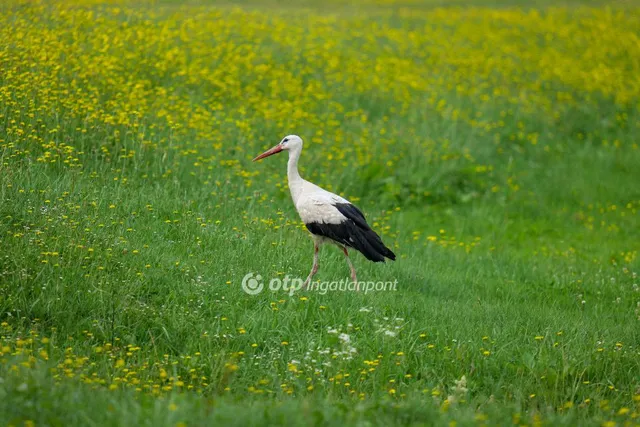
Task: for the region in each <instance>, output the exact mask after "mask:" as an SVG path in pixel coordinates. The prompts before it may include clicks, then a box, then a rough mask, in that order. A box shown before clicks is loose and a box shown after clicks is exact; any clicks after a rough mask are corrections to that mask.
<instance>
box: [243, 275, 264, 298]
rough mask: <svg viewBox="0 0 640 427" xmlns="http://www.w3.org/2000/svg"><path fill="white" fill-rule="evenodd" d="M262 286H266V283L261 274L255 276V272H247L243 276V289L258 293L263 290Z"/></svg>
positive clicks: (253, 293) (251, 293) (250, 292)
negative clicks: (263, 281)
mask: <svg viewBox="0 0 640 427" xmlns="http://www.w3.org/2000/svg"><path fill="white" fill-rule="evenodd" d="M262 288H264V283H262V276H261V275H259V274H258V275H257V276H256V277H253V273H247V274H246V275H245V276H244V277H243V278H242V290H243V291H245V292H246V293H248V294H249V295H258V294H259V293H260V292H262Z"/></svg>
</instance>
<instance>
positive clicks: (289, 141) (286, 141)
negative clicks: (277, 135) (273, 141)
mask: <svg viewBox="0 0 640 427" xmlns="http://www.w3.org/2000/svg"><path fill="white" fill-rule="evenodd" d="M300 149H302V138H300V137H299V136H298V135H287V136H285V137H284V138H282V141H280V143H279V144H278V145H276V146H275V147H273V148H270V149H268V150H267V151H265V152H264V153H262V154H260V155H259V156H258V157H256V158H255V159H253V161H254V162H255V161H256V160H260V159H264V158H265V157H269V156H271V155H272V154H276V153H279V152H281V151H282V150H300Z"/></svg>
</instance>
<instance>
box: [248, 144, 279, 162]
mask: <svg viewBox="0 0 640 427" xmlns="http://www.w3.org/2000/svg"><path fill="white" fill-rule="evenodd" d="M281 151H282V145H280V144H278V145H276V146H275V147H273V148H270V149H268V150H267V151H265V152H264V153H262V154H260V155H259V156H258V157H256V158H255V159H253V161H254V162H255V161H256V160H260V159H264V158H265V157H269V156H271V155H272V154H276V153H279V152H281Z"/></svg>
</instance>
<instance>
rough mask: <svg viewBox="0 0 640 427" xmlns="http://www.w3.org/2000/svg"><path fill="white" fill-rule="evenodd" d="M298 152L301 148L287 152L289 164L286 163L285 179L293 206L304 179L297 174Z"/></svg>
mask: <svg viewBox="0 0 640 427" xmlns="http://www.w3.org/2000/svg"><path fill="white" fill-rule="evenodd" d="M300 152H302V147H298V148H292V149H290V150H289V162H288V163H287V178H288V179H289V191H291V198H292V199H293V204H294V205H295V204H297V202H298V198H299V197H300V193H301V192H302V185H303V183H304V179H302V177H301V176H300V173H299V172H298V159H299V158H300Z"/></svg>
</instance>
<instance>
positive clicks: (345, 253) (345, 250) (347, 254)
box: [342, 247, 360, 291]
mask: <svg viewBox="0 0 640 427" xmlns="http://www.w3.org/2000/svg"><path fill="white" fill-rule="evenodd" d="M342 252H344V256H345V257H346V258H347V263H348V264H349V268H350V269H351V280H353V281H354V282H355V283H356V290H357V291H359V290H360V286H359V285H358V278H357V277H356V269H355V268H353V264H351V258H349V251H347V248H345V247H342Z"/></svg>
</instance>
